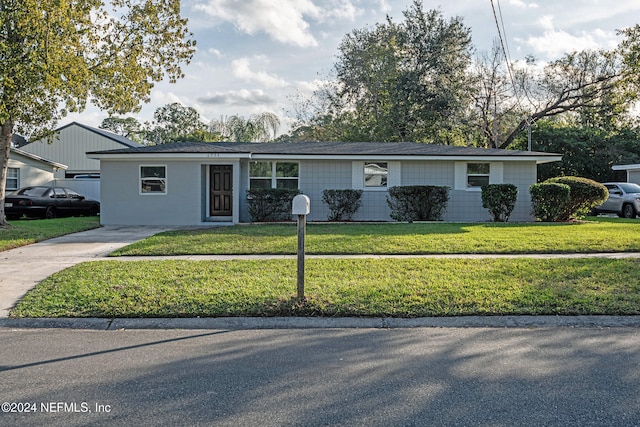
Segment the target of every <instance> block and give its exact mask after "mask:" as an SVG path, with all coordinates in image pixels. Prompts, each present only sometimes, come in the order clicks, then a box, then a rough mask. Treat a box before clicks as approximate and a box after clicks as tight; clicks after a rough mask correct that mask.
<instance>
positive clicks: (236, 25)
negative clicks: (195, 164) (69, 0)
mask: <svg viewBox="0 0 640 427" xmlns="http://www.w3.org/2000/svg"><path fill="white" fill-rule="evenodd" d="M411 4H412V0H277V1H276V0H184V1H182V6H181V7H182V15H183V16H184V17H186V18H188V19H189V24H188V27H189V29H190V31H191V32H193V34H194V38H195V39H196V41H197V51H196V53H195V55H194V57H193V59H192V61H191V63H190V64H189V65H187V66H184V67H183V71H184V73H185V75H186V76H185V78H184V79H182V80H180V81H178V83H176V84H169V83H168V82H160V83H158V84H156V86H155V88H154V89H153V90H152V93H151V102H150V103H149V104H144V105H143V108H142V111H141V112H140V113H137V114H131V115H129V116H131V117H135V118H136V119H137V120H138V121H140V122H141V123H143V122H145V121H151V120H153V113H154V111H155V110H156V109H157V108H159V107H162V106H164V105H167V104H170V103H173V102H179V103H181V104H182V105H184V106H188V107H193V108H195V109H196V110H197V111H198V112H199V113H200V115H201V117H202V119H203V121H205V122H208V121H209V120H212V119H219V118H221V117H223V116H231V115H240V116H243V117H249V116H250V115H251V114H260V113H263V112H271V113H274V114H276V115H278V116H279V117H280V121H281V128H280V133H283V132H286V131H288V129H289V126H290V124H291V123H292V121H293V119H294V113H293V111H294V106H295V100H296V99H299V97H301V96H302V97H306V96H309V95H310V94H311V93H312V92H313V90H314V88H316V87H317V85H318V83H319V82H320V81H322V80H326V79H328V78H330V76H331V71H332V69H333V65H334V64H335V62H336V57H337V54H338V46H339V45H340V42H341V40H342V39H343V37H344V36H345V35H347V34H349V33H351V32H352V31H353V30H354V29H363V28H366V27H373V26H374V25H375V24H376V23H382V22H384V21H385V19H386V17H387V16H390V17H391V18H392V19H393V20H394V21H396V22H400V21H402V16H403V15H402V12H403V11H405V10H407V9H409V8H410V6H411ZM423 5H424V9H425V10H429V9H439V10H440V11H441V12H442V14H443V16H444V17H445V18H447V19H449V18H453V17H456V16H459V17H461V18H462V20H463V23H464V24H465V25H466V26H468V27H469V28H470V29H471V35H472V40H473V46H474V48H475V49H476V51H477V52H488V51H489V50H490V49H491V46H492V44H493V42H494V41H495V40H497V38H498V29H497V25H496V18H495V17H494V12H493V8H492V2H491V0H444V1H430V0H423ZM493 5H494V6H495V10H496V14H497V17H498V20H499V21H501V25H504V33H503V38H504V41H505V42H506V45H507V48H508V51H509V54H510V58H511V60H518V59H522V58H524V57H525V56H527V55H533V56H534V57H536V58H537V59H538V60H540V61H549V60H554V59H559V58H560V57H561V56H562V55H563V53H565V52H570V51H573V50H582V49H599V48H605V49H608V48H612V47H614V46H616V45H617V44H618V43H619V42H620V40H621V39H620V37H619V36H618V35H617V34H616V30H618V29H623V28H626V27H630V26H633V25H635V24H637V23H640V1H638V0H537V1H532V0H493ZM106 117H107V114H106V112H103V111H100V110H98V109H96V108H93V107H89V108H87V110H86V111H84V112H83V113H80V114H73V115H70V116H68V117H66V118H65V119H63V120H62V121H61V122H60V125H64V124H66V123H69V122H72V121H77V122H80V123H83V124H86V125H89V126H95V127H98V126H99V125H100V123H101V122H102V120H103V119H105V118H106Z"/></svg>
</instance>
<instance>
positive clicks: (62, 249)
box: [0, 226, 640, 329]
mask: <svg viewBox="0 0 640 427" xmlns="http://www.w3.org/2000/svg"><path fill="white" fill-rule="evenodd" d="M169 229H170V228H169V227H150V226H146V227H140V226H131V227H127V226H105V227H100V228H96V229H93V230H88V231H83V232H80V233H74V234H69V235H66V236H62V237H57V238H54V239H50V240H46V241H43V242H40V243H35V244H32V245H28V246H23V247H20V248H16V249H12V250H9V251H4V252H0V271H2V275H1V276H0V327H3V326H6V327H28V326H26V325H27V324H31V325H32V327H61V326H65V327H66V326H68V325H69V324H70V323H73V324H75V325H76V327H79V328H90V329H94V328H98V329H113V328H115V329H118V328H119V327H120V326H118V325H123V326H121V327H126V328H127V329H132V328H140V327H144V328H150V327H152V326H153V325H155V327H167V328H175V327H178V328H184V329H191V328H196V329H201V328H208V327H209V326H211V327H214V326H220V327H224V328H234V327H240V328H242V329H245V328H249V327H251V328H275V327H283V325H284V324H285V323H286V324H287V327H293V328H295V327H299V328H303V327H304V328H308V327H418V326H433V327H446V326H459V327H469V326H479V325H481V324H482V325H488V326H494V327H501V326H523V327H526V326H541V325H550V326H553V325H556V326H603V327H606V326H616V325H620V326H631V325H632V326H640V316H639V317H637V321H636V317H634V316H630V317H623V318H618V317H616V316H586V317H585V316H569V317H562V318H560V317H557V316H529V317H530V319H527V316H508V317H502V318H500V317H499V316H498V317H488V318H487V317H467V318H453V319H392V318H378V319H336V318H332V319H321V318H256V319H237V318H227V319H84V320H82V319H77V320H75V319H40V320H38V319H7V317H8V315H9V310H11V308H12V307H13V306H14V305H15V304H16V302H17V301H18V300H19V299H20V298H22V296H24V294H25V293H26V292H27V291H29V290H30V289H31V288H33V287H34V286H36V285H37V284H38V283H40V282H41V281H42V280H44V279H46V278H47V277H49V276H50V275H52V274H53V273H56V272H58V271H61V270H63V269H65V268H67V267H71V266H73V265H75V264H78V263H81V262H85V261H97V260H103V259H110V260H114V259H117V260H122V261H139V260H149V259H184V260H231V259H295V258H296V256H295V255H247V256H242V255H185V256H169V257H141V256H135V257H120V258H113V257H111V258H107V255H108V254H109V253H110V252H112V251H114V250H116V249H118V248H121V247H123V246H126V245H128V244H131V243H133V242H136V241H138V240H142V239H145V238H147V237H149V236H152V235H154V234H157V233H160V232H162V231H166V230H169ZM306 257H307V258H378V259H383V258H389V259H391V258H393V259H400V258H462V257H464V258H474V259H482V258H522V257H533V258H598V257H599V258H640V253H637V252H636V253H597V254H539V255H527V254H517V255H496V254H488V255H464V254H463V255H460V254H454V255H307V256H306ZM74 322H75V323H74ZM12 325H14V326H12ZM18 325H24V326H18ZM36 325H39V326H36ZM47 325H49V326H47ZM136 325H137V326H136ZM339 325H344V326H339ZM401 325H404V326H401Z"/></svg>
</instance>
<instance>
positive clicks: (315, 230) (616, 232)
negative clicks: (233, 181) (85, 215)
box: [113, 218, 640, 256]
mask: <svg viewBox="0 0 640 427" xmlns="http://www.w3.org/2000/svg"><path fill="white" fill-rule="evenodd" d="M638 235H640V221H638V220H622V219H607V218H597V219H595V218H591V220H590V221H584V222H576V223H557V224H555V223H552V224H549V223H517V224H516V223H473V224H460V223H413V224H406V223H384V224H366V223H354V224H331V223H327V224H309V225H308V226H307V236H306V252H307V253H309V254H318V255H326V254H378V255H391V254H406V255H416V254H467V253H468V254H471V253H474V254H490V253H500V254H524V253H595V252H636V251H640V239H638V238H637V236H638ZM296 248H297V228H296V225H295V224H256V225H238V226H229V227H219V228H210V229H197V230H177V231H170V232H165V233H160V234H157V235H155V236H153V237H150V238H148V239H145V240H143V241H140V242H137V243H134V244H132V245H129V246H127V247H125V248H122V249H119V250H117V251H115V252H114V253H113V255H114V256H132V255H142V256H144V255H165V256H170V255H222V254H235V255H249V254H295V253H296Z"/></svg>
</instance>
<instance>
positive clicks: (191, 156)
mask: <svg viewBox="0 0 640 427" xmlns="http://www.w3.org/2000/svg"><path fill="white" fill-rule="evenodd" d="M87 157H89V158H90V159H96V160H127V161H129V160H133V161H136V160H145V161H147V160H159V159H162V160H179V161H184V160H203V159H232V160H239V159H248V158H250V155H249V154H248V153H247V154H244V153H188V154H176V153H141V154H130V153H128V154H111V153H109V154H107V153H103V154H91V153H89V154H87Z"/></svg>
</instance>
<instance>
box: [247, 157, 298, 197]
mask: <svg viewBox="0 0 640 427" xmlns="http://www.w3.org/2000/svg"><path fill="white" fill-rule="evenodd" d="M299 169H300V167H299V165H298V163H293V162H251V163H250V164H249V188H250V189H252V190H255V189H257V188H289V189H297V188H298V178H299Z"/></svg>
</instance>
